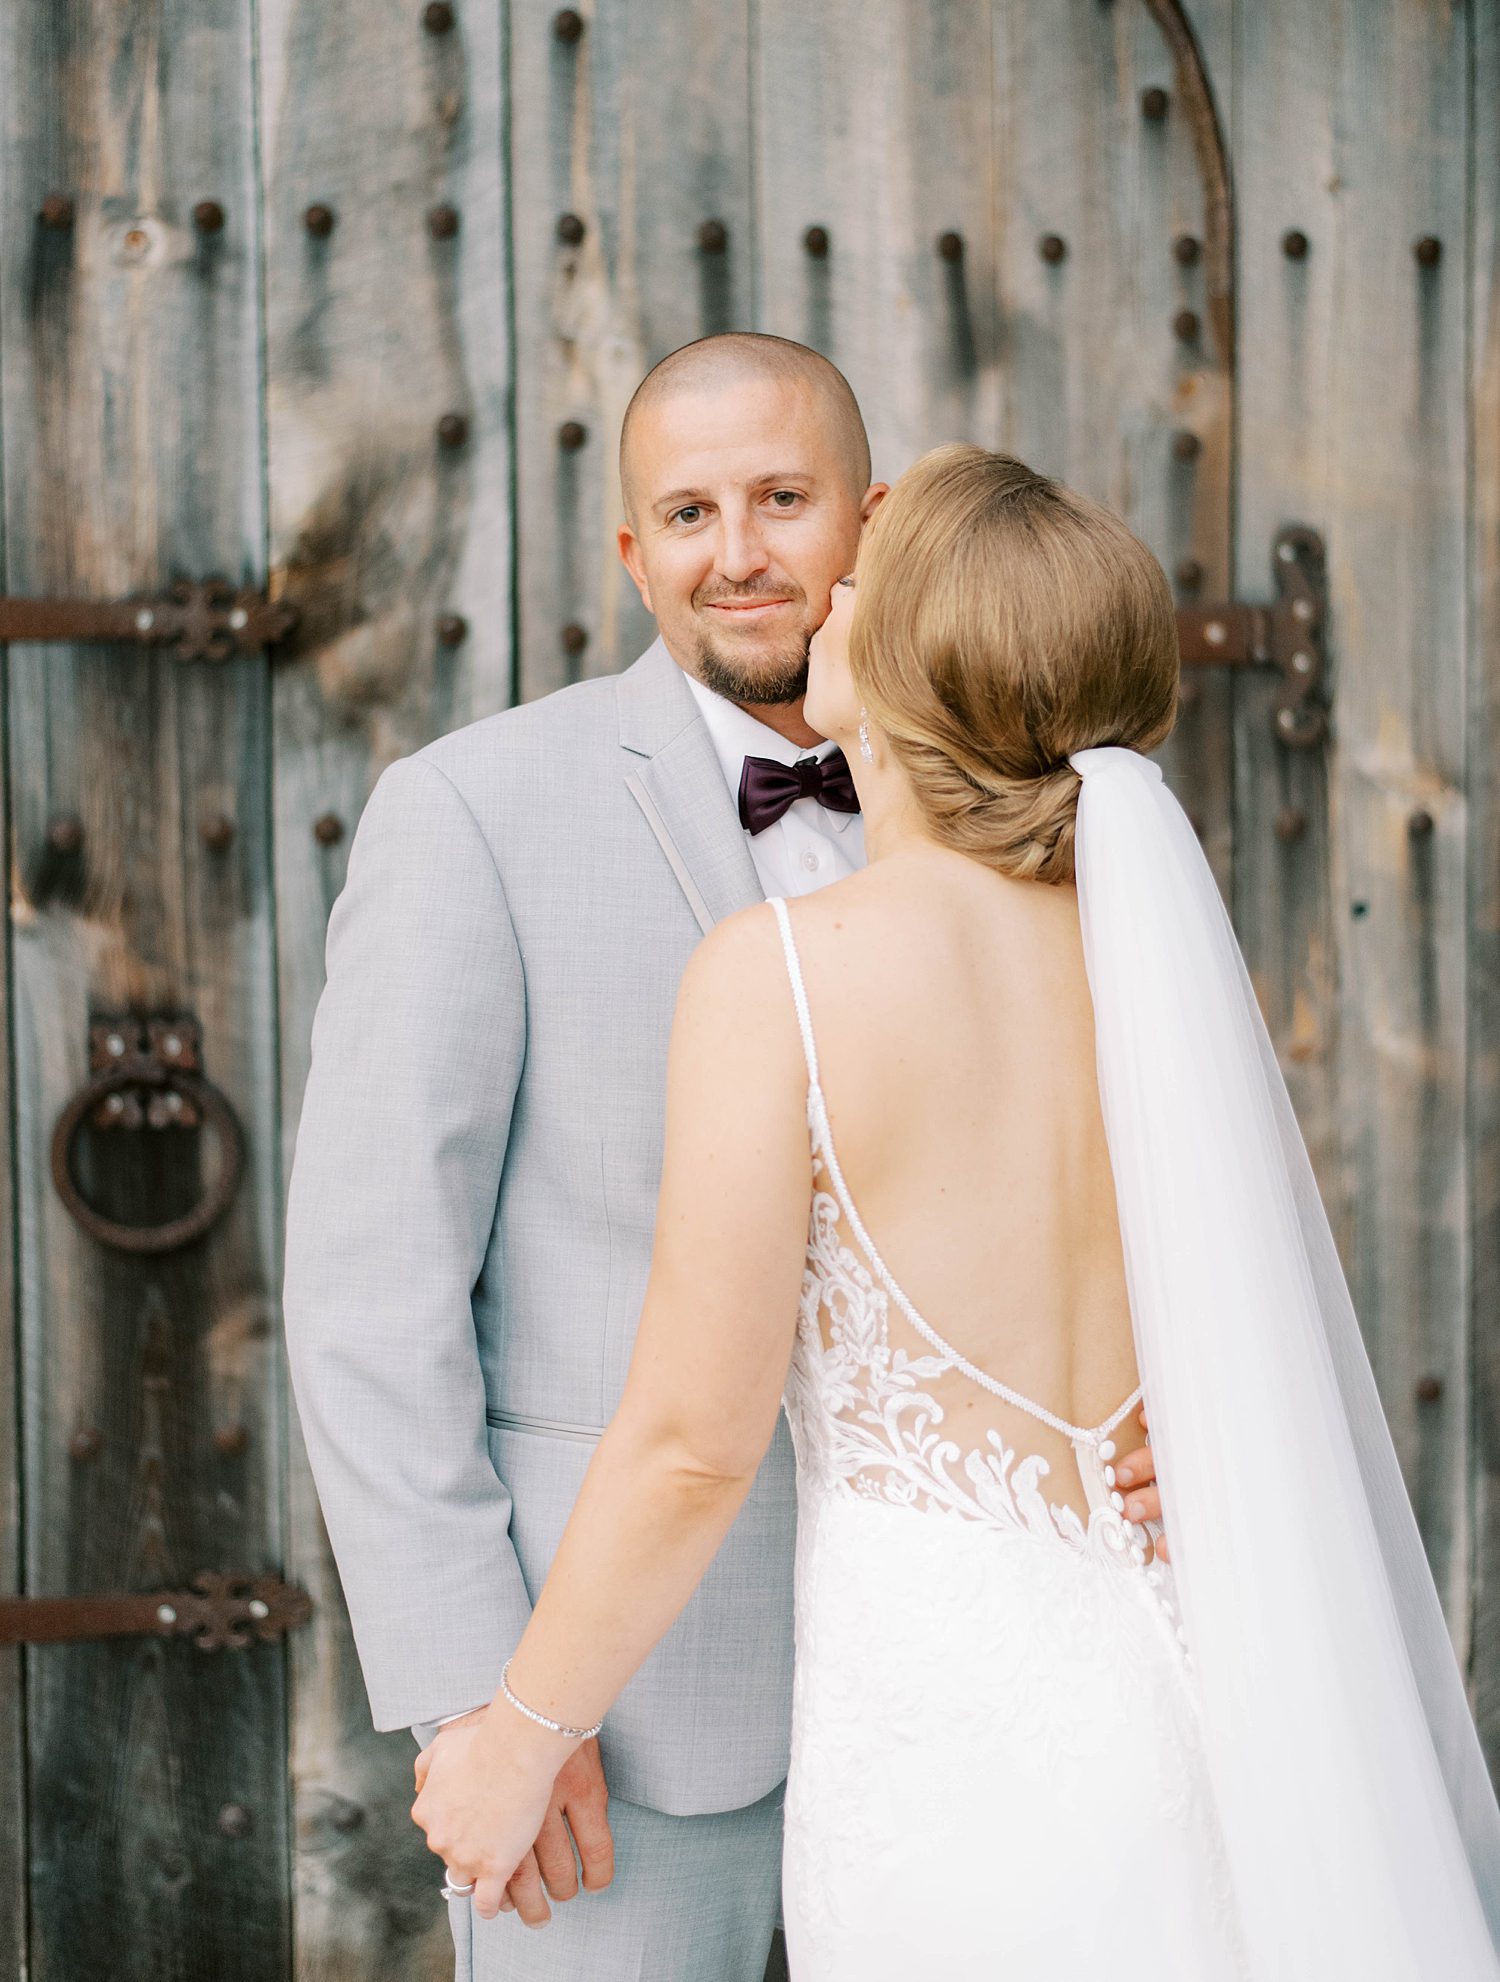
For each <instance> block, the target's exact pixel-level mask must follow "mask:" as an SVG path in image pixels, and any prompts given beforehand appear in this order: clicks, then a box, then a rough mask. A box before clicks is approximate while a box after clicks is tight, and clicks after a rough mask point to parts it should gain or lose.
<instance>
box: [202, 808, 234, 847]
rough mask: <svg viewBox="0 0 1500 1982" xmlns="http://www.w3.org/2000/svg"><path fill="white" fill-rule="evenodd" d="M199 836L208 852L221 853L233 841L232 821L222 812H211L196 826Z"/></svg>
mask: <svg viewBox="0 0 1500 1982" xmlns="http://www.w3.org/2000/svg"><path fill="white" fill-rule="evenodd" d="M198 835H199V838H200V839H201V840H202V841H203V844H204V845H205V846H206V847H207V848H208V850H209V851H210V853H223V852H224V850H225V848H226V847H228V846H231V845H232V844H233V842H234V821H233V820H232V819H231V818H230V817H229V815H228V814H227V813H224V812H211V813H210V814H209V815H208V817H207V818H206V819H205V820H204V822H203V824H202V825H201V826H200V827H199V828H198Z"/></svg>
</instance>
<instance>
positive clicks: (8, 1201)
mask: <svg viewBox="0 0 1500 1982" xmlns="http://www.w3.org/2000/svg"><path fill="white" fill-rule="evenodd" d="M4 458H5V446H4V435H3V430H0V466H3V463H4ZM3 513H4V487H3V481H0V516H3ZM5 569H6V567H5V558H4V537H3V532H0V586H3V585H4V584H5ZM8 680H9V662H8V656H6V655H5V652H4V649H3V648H0V844H3V847H4V853H5V862H6V870H7V872H8V871H9V868H10V853H11V844H10V777H9V772H8V768H7V759H8V755H9V753H8V751H7V749H6V743H5V724H6V718H7V714H8V710H9V699H10V698H9V692H8ZM12 1006H13V999H12V995H11V941H10V918H9V916H7V917H6V919H5V924H4V927H3V928H0V1040H4V1041H5V1042H6V1043H7V1047H8V1042H9V1040H10V1036H11V1011H12ZM13 1099H14V1097H13V1096H12V1093H11V1077H10V1053H9V1051H8V1050H7V1051H6V1052H5V1053H4V1054H3V1055H0V1221H3V1223H0V1596H17V1595H19V1594H20V1592H21V1589H22V1587H23V1585H22V1568H23V1543H22V1532H21V1514H22V1508H21V1434H22V1425H21V1399H20V1392H19V1386H18V1385H17V1382H16V1376H17V1372H18V1371H19V1369H20V1367H21V1338H20V1315H19V1312H18V1308H17V1302H16V1279H15V1236H16V1193H15V1144H14V1140H13V1126H14V1114H13ZM27 1859H28V1839H27V1824H26V1695H25V1662H24V1657H23V1654H22V1651H21V1648H20V1647H19V1646H12V1647H8V1648H6V1649H5V1650H3V1651H0V1982H22V1978H24V1976H25V1974H26V1967H27V1957H26V1940H27V1931H26V1929H27V1918H26V1916H27V1911H28V1907H27V1899H28V1895H27V1878H26V1866H27Z"/></svg>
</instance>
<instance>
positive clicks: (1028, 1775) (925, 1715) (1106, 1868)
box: [773, 901, 1245, 1982]
mask: <svg viewBox="0 0 1500 1982" xmlns="http://www.w3.org/2000/svg"><path fill="white" fill-rule="evenodd" d="M773 907H774V908H775V910H776V912H777V915H778V918H779V919H780V922H781V928H782V939H783V942H784V944H785V946H786V954H787V962H788V967H789V970H790V972H791V974H792V983H793V989H794V995H795V997H796V1001H797V1011H798V1017H799V1020H800V1022H801V1025H802V1033H803V1041H804V1045H805V1047H806V1051H807V1062H808V1076H809V1079H808V1122H809V1128H810V1132H811V1138H812V1152H813V1169H814V1197H813V1207H812V1224H811V1231H810V1235H809V1240H808V1254H807V1268H806V1273H805V1276H804V1279H803V1289H802V1303H801V1313H800V1316H799V1320H798V1331H797V1343H796V1348H795V1351H794V1354H793V1360H792V1368H791V1375H790V1380H789V1383H788V1387H787V1393H786V1410H787V1415H788V1418H789V1420H790V1422H791V1429H792V1436H793V1439H794V1442H795V1444H796V1449H797V1478H798V1546H797V1668H796V1692H795V1699H794V1706H793V1721H792V1768H791V1776H790V1780H789V1782H788V1785H787V1803H786V1857H785V1872H784V1883H785V1906H786V1932H787V1947H788V1954H789V1957H790V1962H791V1971H792V1976H793V1982H844V1978H848V1982H885V1978H890V1979H891V1982H916V1978H919V1977H921V1978H925V1977H929V1976H931V1977H934V1978H936V1977H942V1978H945V1982H947V1978H953V1979H954V1982H958V1978H969V1977H973V1978H976V1982H977V1978H981V1977H986V1978H987V1977H990V1976H993V1977H995V1978H996V1982H1044V1978H1045V1982H1052V1979H1053V1978H1056V1982H1084V1978H1093V1977H1099V1978H1100V1982H1103V1978H1105V1977H1109V1978H1110V1982H1136V1978H1139V1982H1178V1979H1179V1978H1180V1982H1221V1978H1222V1982H1229V1978H1233V1977H1239V1976H1240V1975H1242V1974H1243V1973H1244V1972H1245V1971H1244V1969H1243V1968H1242V1967H1241V1966H1240V1964H1239V1960H1238V1957H1237V1954H1236V1945H1235V1941H1236V1936H1235V1922H1234V1908H1233V1901H1232V1898H1231V1894H1230V1891H1229V1886H1228V1881H1227V1875H1226V1871H1225V1866H1224V1862H1223V1853H1222V1848H1221V1846H1220V1842H1219V1838H1218V1831H1217V1824H1216V1820H1215V1814H1214V1808H1213V1802H1212V1798H1211V1795H1210V1793H1209V1790H1208V1785H1207V1782H1206V1779H1205V1771H1204V1764H1203V1755H1202V1750H1201V1744H1200V1742H1199V1738H1198V1730H1197V1726H1196V1723H1195V1718H1194V1706H1193V1699H1192V1694H1191V1690H1190V1686H1189V1683H1188V1678H1187V1666H1188V1656H1187V1652H1186V1650H1185V1643H1184V1634H1183V1631H1182V1627H1181V1625H1180V1623H1179V1621H1178V1619H1177V1614H1176V1608H1175V1605H1174V1602H1173V1586H1172V1580H1171V1572H1170V1570H1169V1569H1167V1567H1166V1566H1165V1565H1164V1564H1157V1563H1152V1564H1151V1565H1149V1566H1148V1565H1147V1562H1146V1549H1145V1547H1144V1543H1143V1538H1141V1537H1139V1536H1138V1535H1136V1534H1134V1533H1133V1532H1132V1531H1131V1530H1130V1527H1129V1524H1128V1523H1127V1522H1126V1521H1125V1519H1124V1517H1123V1515H1122V1514H1121V1513H1120V1512H1119V1511H1118V1509H1117V1508H1116V1506H1114V1505H1113V1504H1112V1502H1111V1487H1112V1482H1111V1481H1109V1480H1108V1479H1107V1478H1106V1475H1105V1472H1104V1468H1105V1466H1106V1465H1107V1464H1108V1462H1109V1460H1110V1459H1112V1458H1113V1457H1114V1456H1115V1440H1114V1436H1113V1434H1114V1433H1115V1432H1116V1431H1117V1430H1119V1429H1120V1428H1121V1427H1122V1425H1123V1424H1125V1423H1126V1422H1127V1421H1128V1422H1129V1424H1130V1426H1131V1428H1132V1429H1134V1428H1135V1425H1134V1413H1135V1409H1136V1407H1137V1406H1138V1404H1139V1401H1140V1393H1139V1392H1136V1393H1135V1395H1133V1396H1131V1397H1129V1398H1127V1399H1126V1400H1125V1401H1124V1402H1123V1403H1122V1404H1121V1405H1120V1407H1119V1409H1118V1410H1117V1411H1115V1412H1114V1413H1112V1414H1111V1416H1110V1418H1109V1420H1108V1421H1107V1422H1106V1423H1105V1424H1103V1425H1099V1426H1096V1427H1083V1426H1071V1425H1065V1424H1064V1423H1063V1422H1062V1420H1060V1419H1057V1418H1055V1417H1053V1416H1052V1415H1051V1414H1050V1413H1048V1412H1046V1411H1044V1410H1042V1409H1041V1408H1040V1407H1039V1406H1037V1405H1035V1404H1033V1403H1031V1402H1030V1401H1029V1400H1026V1399H1023V1398H1021V1397H1020V1396H1019V1395H1018V1394H1017V1393H1016V1392H1014V1391H1011V1390H1009V1389H1008V1388H1006V1387H1005V1386H1004V1385H1002V1384H999V1383H998V1382H996V1381H995V1380H994V1379H993V1378H992V1377H990V1376H989V1375H988V1374H987V1373H984V1372H980V1371H978V1370H976V1369H974V1368H973V1367H972V1365H969V1364H968V1363H966V1361H965V1360H964V1358H963V1357H962V1356H961V1355H960V1354H959V1353H958V1352H957V1350H955V1349H953V1348H951V1347H949V1345H948V1344H947V1343H946V1342H944V1340H943V1339H942V1337H941V1336H940V1335H939V1334H938V1333H937V1332H936V1331H935V1330H934V1329H933V1328H931V1327H930V1326H929V1325H928V1324H927V1322H926V1321H925V1320H924V1319H923V1318H922V1317H920V1316H919V1315H918V1314H917V1313H916V1311H915V1310H914V1309H913V1307H912V1305H911V1303H910V1302H909V1301H908V1300H907V1298H906V1296H905V1295H904V1294H903V1292H902V1291H901V1289H900V1288H899V1287H898V1286H897V1284H896V1282H895V1281H894V1280H893V1279H892V1278H891V1275H890V1274H889V1272H888V1271H887V1270H886V1267H885V1265H884V1262H883V1261H882V1260H881V1258H880V1255H879V1252H878V1251H877V1250H876V1247H875V1245H874V1244H873V1242H872V1241H871V1239H870V1237H869V1235H868V1234H867V1232H866V1231H865V1228H864V1225H863V1223H862V1221H861V1219H860V1217H859V1213H858V1211H857V1209H856V1207H855V1206H854V1204H853V1203H852V1201H851V1199H850V1197H849V1193H848V1190H847V1188H846V1187H845V1184H844V1179H843V1173H842V1171H841V1169H840V1167H839V1161H838V1155H837V1152H836V1151H835V1149H834V1145H833V1135H832V1131H831V1129H830V1127H829V1121H828V1112H827V1108H826V1105H825V1103H824V1099H823V1093H822V1089H821V1087H820V1085H819V1081H818V1068H817V1054H816V1048H815V1045H814V1040H813V1033H812V1026H811V1021H810V1018H809V1016H808V1011H807V1002H806V993H805V991H804V989H803V985H802V979H801V972H800V968H799V965H798V961H797V953H796V948H795V944H794V941H793V938H792V934H791V927H790V922H789V920H788V917H787V912H786V906H785V904H784V903H783V902H780V901H777V902H774V903H773ZM965 1385H977V1386H979V1387H980V1388H982V1389H984V1390H985V1391H986V1392H987V1393H988V1394H989V1395H991V1396H994V1397H996V1398H997V1399H998V1401H999V1403H1000V1405H1001V1406H1002V1407H1008V1410H1009V1414H1010V1416H1011V1417H1013V1418H1016V1419H1018V1420H1019V1423H1020V1424H1021V1425H1025V1424H1026V1423H1028V1422H1029V1421H1030V1420H1032V1419H1035V1420H1037V1421H1038V1422H1040V1423H1041V1424H1043V1425H1046V1426H1048V1427H1050V1428H1051V1429H1052V1430H1054V1431H1058V1432H1061V1433H1062V1434H1063V1435H1064V1436H1066V1437H1067V1438H1068V1439H1069V1441H1070V1442H1071V1445H1072V1449H1073V1452H1074V1454H1075V1456H1076V1459H1077V1461H1078V1468H1079V1473H1080V1475H1081V1479H1082V1482H1083V1487H1084V1491H1085V1493H1086V1495H1087V1500H1088V1518H1087V1520H1086V1521H1085V1520H1083V1519H1081V1518H1080V1516H1079V1514H1078V1513H1077V1512H1075V1510H1074V1509H1073V1508H1072V1507H1071V1506H1055V1505H1052V1504H1050V1503H1049V1501H1048V1499H1047V1481H1048V1471H1049V1469H1048V1465H1047V1462H1046V1461H1045V1460H1044V1459H1042V1458H1040V1457H1039V1456H1038V1455H1036V1454H1034V1453H1032V1454H1029V1455H1028V1454H1026V1453H1018V1452H1017V1451H1016V1450H1013V1449H1012V1448H1011V1447H1010V1446H1008V1445H1007V1444H1006V1443H1005V1440H1004V1436H1003V1433H1002V1431H1001V1430H1000V1429H999V1428H992V1429H991V1430H990V1432H989V1434H988V1436H987V1437H986V1438H985V1440H984V1443H983V1444H982V1445H979V1446H977V1447H973V1448H971V1449H968V1450H964V1449H962V1448H961V1447H960V1446H959V1445H958V1444H957V1443H956V1442H954V1441H953V1440H952V1439H951V1438H949V1437H948V1436H947V1434H946V1432H945V1427H944V1417H945V1406H944V1403H943V1402H942V1401H941V1400H942V1399H943V1397H944V1396H945V1395H946V1397H947V1398H948V1401H949V1405H950V1406H951V1404H952V1403H953V1402H955V1401H956V1399H955V1397H954V1387H955V1386H965ZM1002 1415H1003V1410H1002ZM1129 1442H1130V1443H1132V1444H1133V1443H1135V1442H1136V1441H1135V1440H1131V1441H1129Z"/></svg>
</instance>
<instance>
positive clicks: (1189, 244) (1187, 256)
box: [1172, 234, 1203, 268]
mask: <svg viewBox="0 0 1500 1982" xmlns="http://www.w3.org/2000/svg"><path fill="white" fill-rule="evenodd" d="M1202 253H1203V243H1202V242H1201V241H1200V240H1199V239H1198V237H1197V235H1196V234H1179V235H1178V236H1177V239H1176V240H1175V241H1174V242H1173V243H1172V254H1173V257H1174V258H1175V259H1176V260H1177V261H1179V262H1181V264H1182V266H1183V267H1184V268H1191V267H1192V266H1193V263H1194V262H1196V261H1197V260H1198V258H1199V257H1200V256H1201V255H1202Z"/></svg>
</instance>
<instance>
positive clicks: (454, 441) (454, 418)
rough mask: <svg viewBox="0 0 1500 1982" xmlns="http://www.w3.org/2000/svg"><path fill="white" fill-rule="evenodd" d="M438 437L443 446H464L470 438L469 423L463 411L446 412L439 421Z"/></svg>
mask: <svg viewBox="0 0 1500 1982" xmlns="http://www.w3.org/2000/svg"><path fill="white" fill-rule="evenodd" d="M437 437H438V443H439V445H440V446H442V447H462V446H463V444H464V442H465V441H466V440H467V439H468V438H469V423H468V421H467V420H466V419H465V418H464V416H463V414H462V413H445V414H444V415H443V417H442V419H440V420H439V421H438V423H437Z"/></svg>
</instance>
